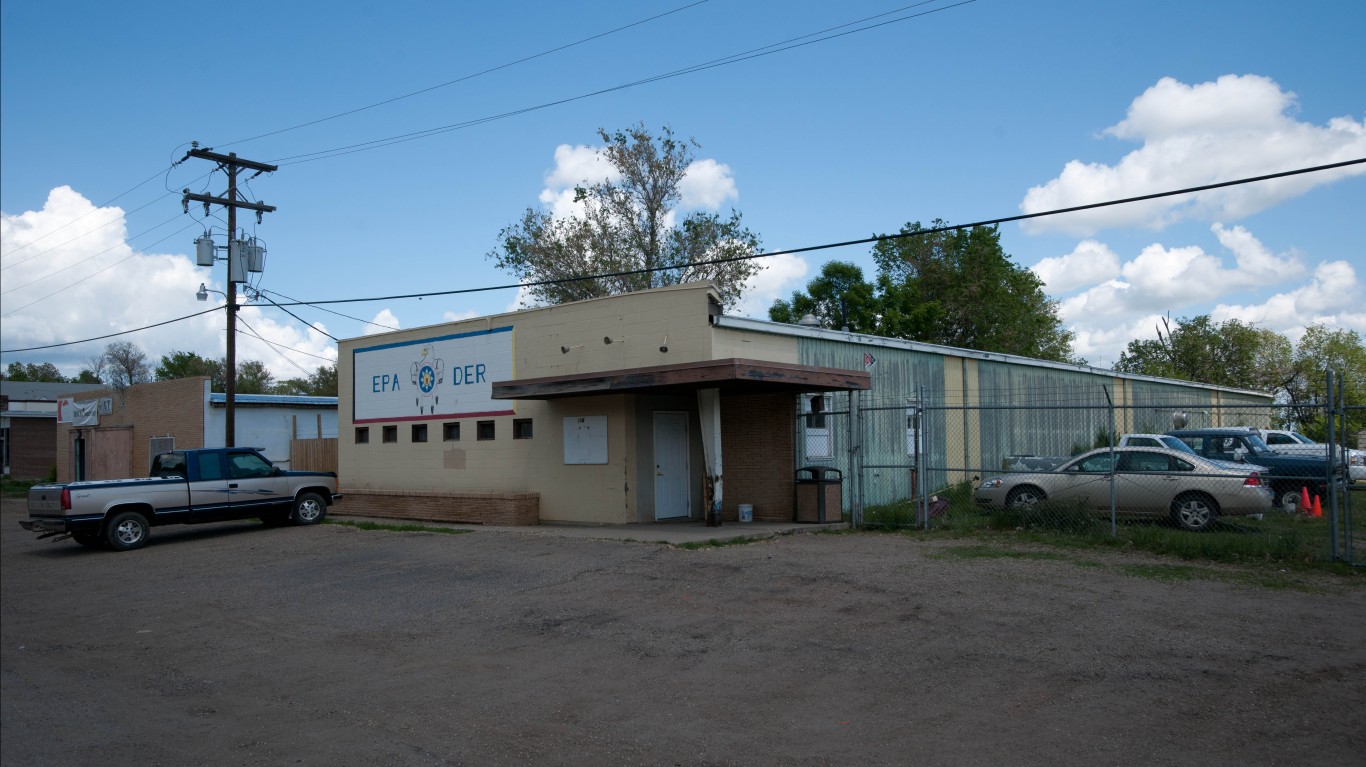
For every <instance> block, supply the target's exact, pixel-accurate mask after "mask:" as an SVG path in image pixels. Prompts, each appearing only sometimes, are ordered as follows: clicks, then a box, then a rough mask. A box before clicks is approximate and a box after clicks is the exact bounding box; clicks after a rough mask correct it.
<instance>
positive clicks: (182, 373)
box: [156, 351, 227, 391]
mask: <svg viewBox="0 0 1366 767" xmlns="http://www.w3.org/2000/svg"><path fill="white" fill-rule="evenodd" d="M226 367H227V366H226V365H225V364H224V362H223V361H222V360H211V359H206V358H204V357H201V356H199V355H198V354H197V353H195V352H182V351H172V352H171V353H170V354H167V355H163V356H162V358H161V363H160V364H159V365H157V369H156V380H158V381H171V380H174V379H177V378H194V377H195V376H208V377H209V387H210V390H211V391H224V390H225V388H226V381H227V378H226V376H225V375H224V372H225V370H226Z"/></svg>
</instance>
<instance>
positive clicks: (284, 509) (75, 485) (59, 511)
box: [19, 448, 341, 551]
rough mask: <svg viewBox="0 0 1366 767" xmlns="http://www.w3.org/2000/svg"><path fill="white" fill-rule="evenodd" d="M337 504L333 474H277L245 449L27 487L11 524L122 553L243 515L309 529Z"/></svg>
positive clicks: (186, 453) (197, 453)
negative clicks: (170, 528) (189, 527)
mask: <svg viewBox="0 0 1366 767" xmlns="http://www.w3.org/2000/svg"><path fill="white" fill-rule="evenodd" d="M339 500H341V494H340V493H338V492H337V475H336V474H335V473H333V472H317V471H282V470H280V469H279V468H277V467H276V466H274V465H273V464H271V462H270V461H269V460H267V459H266V458H265V457H264V456H262V455H261V454H260V453H259V452H257V451H256V450H253V449H251V448H206V449H203V450H174V451H171V452H168V453H161V454H159V455H157V456H156V457H155V458H153V459H152V472H151V476H150V477H141V478H137V479H105V480H94V481H89V482H72V483H70V484H65V485H35V486H33V487H32V488H31V489H30V490H29V493H28V514H29V518H28V519H25V520H21V521H20V522H19V524H20V526H22V527H23V528H24V529H25V530H31V531H33V532H36V533H42V535H40V536H39V537H40V538H48V537H51V536H63V537H66V536H69V537H71V538H73V539H75V541H76V542H77V543H80V544H82V545H85V546H104V545H108V546H109V547H111V548H113V549H114V550H116V551H128V550H129V549H136V548H140V547H142V546H144V545H145V544H146V543H147V537H148V535H149V534H150V532H151V528H153V527H156V526H158V525H178V524H195V523H200V522H221V521H224V520H230V519H247V518H251V517H259V518H260V519H261V521H263V522H265V523H266V524H282V523H285V522H293V523H294V524H296V525H312V524H316V523H318V522H320V521H322V519H323V517H324V516H326V514H327V507H328V506H330V505H332V504H333V503H336V502H337V501H339ZM58 540H61V538H59V539H58Z"/></svg>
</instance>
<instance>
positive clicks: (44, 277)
mask: <svg viewBox="0 0 1366 767" xmlns="http://www.w3.org/2000/svg"><path fill="white" fill-rule="evenodd" d="M180 215H181V214H179V213H177V214H175V215H174V216H171V217H170V218H168V219H166V220H165V221H162V222H161V223H160V224H157V225H156V226H154V227H152V228H151V229H148V230H146V231H143V232H139V233H138V234H135V235H133V236H132V237H130V238H128V239H132V240H136V239H137V238H139V237H141V236H142V235H144V234H148V233H150V232H155V231H156V230H158V229H160V228H161V227H163V226H166V225H167V224H169V223H171V222H172V221H174V220H176V219H177V218H180ZM110 223H113V222H112V221H111V222H110ZM106 226H107V224H106ZM68 242H69V240H68ZM158 242H160V240H158ZM63 244H65V243H63ZM127 244H128V243H127V242H126V241H124V242H120V243H119V244H118V245H110V246H109V247H107V248H105V249H104V250H101V251H100V252H99V253H95V254H93V255H91V256H88V257H86V258H83V259H81V260H80V261H77V262H75V263H73V264H67V265H66V266H63V267H62V268H61V269H58V270H57V271H55V272H48V273H47V274H44V275H43V276H42V277H39V278H37V279H35V280H33V281H32V282H27V283H24V284H23V285H20V286H18V287H14V288H10V289H9V290H6V291H4V292H3V293H0V295H5V296H7V295H9V294H10V293H13V292H14V291H16V290H23V289H24V288H27V287H29V286H30V285H37V284H38V283H40V282H42V281H43V280H46V279H47V278H49V277H56V276H57V275H59V274H61V273H62V272H65V271H66V270H67V269H75V268H76V267H78V266H80V265H81V264H84V263H86V262H87V261H94V260H95V259H97V258H99V257H100V256H102V255H104V254H105V253H108V252H109V251H111V250H113V249H115V248H117V247H120V246H124V247H126V246H127ZM153 244H156V243H153ZM57 247H61V246H60V245H59V246H57ZM149 247H150V246H149ZM45 252H47V251H44V253H45ZM139 252H141V251H139ZM39 255H42V254H41V253H40V254H39ZM134 255H136V253H135V254H134ZM35 258H36V256H35ZM128 258H132V256H129V257H128ZM127 260H128V259H127V258H124V259H121V260H119V261H117V262H115V263H123V262H124V261H127ZM21 263H22V262H21ZM106 268H108V267H106ZM95 274H99V272H96V273H95ZM91 276H92V277H93V276H94V275H91ZM87 279H89V278H87ZM75 284H77V283H74V282H73V283H72V285H75ZM67 287H71V285H68V286H67ZM65 289H66V288H63V290H65ZM6 316H8V315H6Z"/></svg>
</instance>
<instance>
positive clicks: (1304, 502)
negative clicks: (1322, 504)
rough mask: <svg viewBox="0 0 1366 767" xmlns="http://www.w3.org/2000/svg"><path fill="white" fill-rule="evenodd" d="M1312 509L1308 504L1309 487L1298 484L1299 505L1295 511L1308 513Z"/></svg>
mask: <svg viewBox="0 0 1366 767" xmlns="http://www.w3.org/2000/svg"><path fill="white" fill-rule="evenodd" d="M1312 510H1313V509H1312V508H1311V507H1310V505H1309V488H1307V487H1305V486H1303V485H1301V486H1300V507H1299V508H1298V509H1297V511H1298V512H1299V513H1301V514H1308V513H1309V512H1310V511H1312Z"/></svg>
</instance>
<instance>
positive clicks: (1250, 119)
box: [1020, 75, 1366, 236]
mask: <svg viewBox="0 0 1366 767" xmlns="http://www.w3.org/2000/svg"><path fill="white" fill-rule="evenodd" d="M1295 105H1296V100H1295V94H1293V93H1290V92H1288V91H1282V90H1281V89H1280V86H1279V85H1277V84H1276V82H1275V81H1273V80H1271V79H1269V78H1266V77H1260V76H1257V75H1245V76H1239V75H1225V76H1223V77H1220V78H1219V79H1218V80H1216V81H1214V82H1206V83H1199V84H1196V85H1186V84H1184V83H1181V82H1178V81H1177V80H1174V79H1172V78H1170V77H1165V78H1163V79H1161V80H1160V81H1158V83H1157V84H1156V85H1154V86H1153V87H1151V88H1149V89H1148V90H1147V91H1145V92H1144V93H1143V94H1142V95H1140V96H1139V97H1138V98H1136V99H1134V101H1133V102H1132V103H1131V104H1130V106H1129V112H1128V115H1127V117H1126V118H1125V119H1124V120H1123V121H1121V122H1119V123H1118V124H1116V125H1113V126H1111V127H1110V128H1107V129H1106V130H1105V131H1104V133H1105V134H1106V135H1110V136H1113V137H1115V138H1118V139H1125V140H1132V141H1138V142H1142V146H1141V147H1139V148H1138V149H1136V150H1134V151H1132V152H1130V153H1129V154H1127V155H1125V156H1124V157H1123V158H1122V159H1121V160H1120V161H1119V162H1118V163H1117V164H1115V165H1114V166H1110V165H1105V164H1103V163H1085V162H1082V161H1080V160H1073V161H1071V162H1068V163H1067V164H1066V166H1065V167H1064V168H1063V170H1062V173H1061V174H1060V175H1059V176H1058V177H1057V178H1055V179H1053V180H1051V181H1049V182H1047V183H1045V184H1043V185H1041V186H1036V187H1033V188H1031V189H1030V190H1029V191H1028V192H1027V193H1026V194H1025V198H1024V201H1023V202H1021V204H1020V209H1021V210H1022V211H1024V212H1026V213H1037V212H1040V211H1045V210H1052V209H1056V208H1066V207H1072V206H1076V205H1084V204H1087V203H1092V202H1102V201H1106V200H1115V199H1122V198H1126V197H1135V196H1139V195H1143V194H1150V193H1155V192H1164V191H1169V190H1172V189H1180V188H1183V187H1190V186H1199V185H1202V184H1210V183H1216V182H1220V181H1230V180H1234V179H1238V178H1245V177H1249V176H1256V175H1261V174H1265V173H1275V172H1278V171H1285V170H1293V169H1296V168H1301V167H1307V166H1312V165H1322V164H1327V163H1332V162H1337V161H1342V160H1350V159H1356V158H1359V157H1362V156H1366V120H1360V121H1359V120H1356V119H1354V118H1352V117H1346V116H1344V117H1336V118H1333V119H1332V120H1329V121H1328V123H1327V124H1326V125H1324V126H1321V127H1320V126H1315V125H1311V124H1309V123H1305V122H1299V121H1297V120H1295V119H1294V118H1293V117H1292V116H1290V114H1288V113H1289V112H1292V111H1293V108H1294V107H1295ZM1362 173H1366V167H1362V166H1351V167H1348V168H1342V169H1339V170H1334V171H1325V172H1321V173H1310V174H1304V175H1300V176H1291V177H1288V178H1283V179H1276V180H1273V181H1262V182H1257V183H1254V184H1245V185H1240V186H1234V187H1228V188H1224V189H1214V190H1209V191H1206V192H1199V193H1196V194H1191V195H1182V196H1180V197H1169V198H1162V199H1159V200H1152V201H1148V202H1143V203H1135V204H1129V205H1116V206H1112V207H1108V208H1099V209H1096V210H1090V211H1081V212H1077V213H1069V214H1066V215H1061V216H1047V217H1043V218H1038V219H1033V220H1031V221H1027V222H1025V223H1024V225H1023V226H1024V228H1025V231H1027V232H1041V231H1048V230H1054V231H1064V232H1070V233H1074V234H1078V235H1083V236H1084V235H1089V234H1092V233H1094V232H1096V231H1098V230H1100V229H1103V228H1106V227H1134V226H1144V227H1151V228H1155V229H1161V228H1163V227H1165V226H1167V225H1169V224H1172V223H1174V222H1176V221H1179V220H1182V219H1188V218H1193V219H1204V220H1216V219H1217V220H1223V221H1230V220H1238V219H1241V218H1245V217H1247V216H1250V215H1252V214H1254V213H1257V212H1259V211H1262V210H1265V209H1267V208H1269V207H1272V206H1274V205H1277V204H1279V203H1281V202H1284V201H1285V200H1288V199H1291V198H1294V197H1297V196H1299V195H1302V194H1304V193H1306V192H1308V191H1309V190H1310V189H1313V188H1315V187H1317V186H1321V185H1324V184H1327V183H1330V182H1332V181H1335V180H1338V179H1341V178H1345V177H1347V176H1353V175H1360V174H1362Z"/></svg>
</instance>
